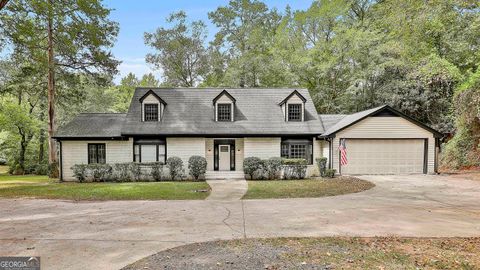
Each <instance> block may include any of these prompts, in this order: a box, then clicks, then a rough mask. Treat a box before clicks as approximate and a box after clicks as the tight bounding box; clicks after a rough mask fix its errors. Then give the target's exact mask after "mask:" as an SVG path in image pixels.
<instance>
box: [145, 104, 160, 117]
mask: <svg viewBox="0 0 480 270" xmlns="http://www.w3.org/2000/svg"><path fill="white" fill-rule="evenodd" d="M143 119H144V120H145V121H158V104H145V105H144V116H143Z"/></svg>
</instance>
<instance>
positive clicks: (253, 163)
mask: <svg viewBox="0 0 480 270" xmlns="http://www.w3.org/2000/svg"><path fill="white" fill-rule="evenodd" d="M262 168H263V164H262V160H261V159H260V158H258V157H247V158H245V159H244V160H243V172H244V173H245V174H246V175H249V176H250V179H254V176H255V174H256V173H257V172H258V171H259V170H262Z"/></svg>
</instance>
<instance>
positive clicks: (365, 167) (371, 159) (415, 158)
mask: <svg viewBox="0 0 480 270" xmlns="http://www.w3.org/2000/svg"><path fill="white" fill-rule="evenodd" d="M346 147H347V159H348V164H347V165H344V166H341V172H342V174H408V173H423V162H424V151H425V150H424V140H423V139H399V140H387V139H385V140H383V139H375V140H365V139H346Z"/></svg>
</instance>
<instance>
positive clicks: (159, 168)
mask: <svg viewBox="0 0 480 270" xmlns="http://www.w3.org/2000/svg"><path fill="white" fill-rule="evenodd" d="M178 160H180V162H179V161H178ZM165 167H168V168H173V170H174V177H173V178H172V172H171V171H170V172H169V175H168V176H167V175H165V173H164V168H165ZM70 169H72V171H73V176H74V177H75V178H76V179H77V181H78V182H86V181H89V182H138V181H163V180H177V179H178V178H181V177H183V172H184V168H183V162H182V161H181V159H179V158H175V157H172V159H170V164H163V163H162V162H149V163H136V162H129V163H115V164H93V163H92V164H76V165H74V166H72V167H71V168H70Z"/></svg>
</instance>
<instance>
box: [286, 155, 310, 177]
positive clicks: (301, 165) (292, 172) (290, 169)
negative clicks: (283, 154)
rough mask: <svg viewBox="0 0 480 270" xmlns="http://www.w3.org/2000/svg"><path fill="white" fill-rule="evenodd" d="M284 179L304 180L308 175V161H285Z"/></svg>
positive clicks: (301, 159)
mask: <svg viewBox="0 0 480 270" xmlns="http://www.w3.org/2000/svg"><path fill="white" fill-rule="evenodd" d="M282 163H283V178H284V179H304V178H305V176H306V175H307V160H305V159H303V158H291V159H283V160H282Z"/></svg>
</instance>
